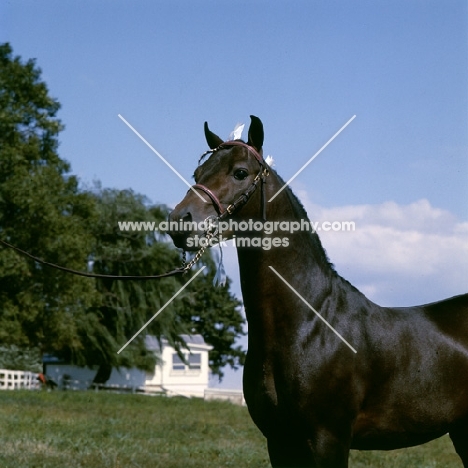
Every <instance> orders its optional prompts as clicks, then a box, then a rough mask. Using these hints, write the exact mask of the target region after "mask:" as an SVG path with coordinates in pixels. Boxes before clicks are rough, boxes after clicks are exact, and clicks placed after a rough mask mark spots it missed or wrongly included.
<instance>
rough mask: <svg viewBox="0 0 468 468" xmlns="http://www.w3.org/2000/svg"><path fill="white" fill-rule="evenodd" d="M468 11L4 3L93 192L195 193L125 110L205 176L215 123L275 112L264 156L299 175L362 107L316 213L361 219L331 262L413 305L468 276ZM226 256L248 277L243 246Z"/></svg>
mask: <svg viewBox="0 0 468 468" xmlns="http://www.w3.org/2000/svg"><path fill="white" fill-rule="evenodd" d="M467 10H468V8H467V4H466V2H465V1H452V0H448V1H444V2H440V1H413V0H409V1H406V0H405V1H397V0H395V1H393V0H392V1H387V2H384V1H355V2H348V1H344V0H341V1H294V2H286V1H269V2H267V1H249V2H247V1H203V0H201V1H197V2H194V1H164V2H157V1H139V2H129V1H119V0H113V1H110V0H109V1H96V0H93V1H80V2H63V1H48V0H42V1H41V2H37V1H23V0H20V1H14V2H2V4H1V6H0V41H1V42H6V41H8V42H10V43H11V45H12V46H13V49H14V53H15V54H17V55H20V56H22V57H23V58H24V59H27V58H36V59H37V63H38V65H39V66H40V67H41V68H42V70H43V79H44V80H45V81H46V82H47V83H48V86H49V90H50V93H51V95H53V96H54V97H56V98H57V99H58V100H59V101H60V102H61V104H62V109H61V111H60V117H61V119H62V120H63V122H64V124H65V125H66V129H65V131H64V132H63V133H62V135H61V146H60V155H61V156H62V157H63V158H64V159H66V160H68V161H69V162H70V163H71V165H72V171H73V173H75V174H77V175H78V176H79V177H80V179H81V181H82V182H83V183H84V184H86V183H91V182H92V181H93V180H95V179H97V180H100V181H101V182H102V184H103V186H106V187H116V188H132V189H134V190H135V191H137V192H140V193H143V194H145V195H147V196H148V197H149V198H150V199H151V200H152V201H154V202H161V203H166V204H168V205H169V206H174V204H175V203H176V202H178V201H179V200H180V199H181V198H182V196H183V195H184V194H185V191H186V187H185V185H184V184H183V183H182V182H181V181H180V180H179V179H178V178H177V177H176V176H175V175H174V174H172V173H171V172H170V171H169V170H168V169H167V168H166V166H164V164H163V163H162V162H161V161H159V160H158V159H157V157H156V156H155V155H154V154H153V153H152V152H150V151H149V150H148V148H147V147H146V146H145V145H144V144H143V143H142V142H141V141H140V140H139V139H138V138H137V137H136V136H135V135H134V134H133V133H132V132H131V131H130V130H129V129H128V128H127V127H126V126H125V125H124V124H123V123H122V121H121V120H120V119H119V118H118V117H117V115H118V114H122V115H123V116H124V117H125V118H126V119H127V120H128V121H129V122H130V123H131V124H132V125H133V126H134V127H135V128H136V129H137V130H138V131H139V132H140V133H141V134H142V135H143V136H144V137H145V138H146V139H147V140H148V141H149V142H150V143H151V144H152V145H153V146H154V147H155V148H156V149H157V150H158V151H160V152H161V153H162V154H163V156H164V157H166V158H167V159H168V160H169V161H170V162H171V164H173V165H174V166H175V167H176V168H177V169H178V170H179V171H180V172H181V173H182V174H183V175H184V176H185V177H186V178H187V179H189V180H190V177H191V175H192V173H193V170H194V168H195V165H196V161H197V159H198V156H199V155H200V154H201V153H202V152H203V151H205V149H206V143H205V141H204V137H203V122H204V121H205V120H208V121H209V123H210V127H211V128H212V129H213V130H214V131H215V132H217V133H219V134H220V136H222V137H225V138H226V137H227V136H228V135H229V133H230V131H231V130H232V129H233V127H234V125H235V124H236V123H237V122H246V123H248V119H249V115H250V114H254V115H257V116H259V117H260V118H261V119H262V121H263V123H264V126H265V146H264V149H265V154H271V155H273V157H274V158H275V162H276V169H277V170H278V172H279V173H280V174H281V175H282V176H283V178H285V179H288V178H289V177H290V176H291V175H293V174H294V173H295V172H296V170H297V169H298V168H299V167H301V166H302V164H303V163H305V162H306V161H307V160H308V159H309V158H310V157H311V156H312V155H313V154H314V153H315V152H316V151H317V150H318V149H319V148H320V147H321V146H322V145H323V144H324V143H325V142H326V141H327V140H328V139H329V138H330V137H331V136H332V135H333V134H334V133H335V132H336V131H337V130H338V129H339V128H340V127H341V126H342V125H343V124H344V123H345V122H346V121H347V120H348V119H350V118H351V117H352V116H353V115H356V116H357V117H356V119H355V120H354V121H353V122H352V123H351V124H350V125H349V127H348V128H346V130H345V131H343V133H342V134H341V135H339V137H338V138H337V139H336V140H335V141H333V143H332V144H331V145H330V146H329V147H328V148H327V149H326V150H325V151H324V152H323V153H322V154H321V155H320V156H318V157H317V158H316V160H314V161H313V163H312V164H311V165H310V166H309V167H308V168H307V169H306V170H304V171H303V173H301V175H300V176H299V177H298V178H297V179H296V180H295V182H294V184H293V188H294V190H295V191H296V193H297V194H298V195H299V196H300V198H301V199H302V200H303V202H304V203H305V205H306V208H307V209H308V211H309V215H310V216H311V218H314V217H318V218H320V217H322V219H325V217H327V216H338V217H342V218H344V217H350V216H352V217H353V219H355V220H356V221H357V222H358V224H357V226H358V229H357V231H356V233H355V234H353V235H351V234H347V236H346V237H345V236H341V237H339V236H338V235H334V234H330V235H328V236H322V240H323V242H324V244H325V246H326V248H327V250H328V253H329V255H330V257H331V260H332V261H334V263H335V264H336V266H337V269H338V271H339V272H340V273H342V274H343V276H345V277H346V278H348V279H349V280H351V281H352V282H354V283H355V284H356V285H357V286H358V287H360V288H361V289H362V290H364V291H365V292H366V293H367V294H369V295H370V296H371V297H372V299H373V300H376V301H377V302H380V303H384V304H385V305H387V303H392V304H395V305H403V304H409V303H418V302H426V301H429V300H436V299H437V298H442V297H444V296H448V295H453V294H457V293H461V292H464V291H465V290H466V286H467V281H466V280H465V279H464V278H466V277H468V275H466V274H465V273H468V272H467V270H466V260H468V256H467V255H468V254H467V249H468V247H467V234H468V227H467V226H468V224H467V223H468V209H467V208H468V203H467V201H468V183H467V182H468V86H467V85H468V11H467ZM318 218H317V219H318ZM359 226H361V229H359ZM340 234H343V233H340ZM400 250H401V252H400V254H398V251H400ZM408 252H409V254H408ZM227 264H228V268H229V271H230V272H232V275H233V276H235V259H234V257H233V255H231V253H228V255H227ZM382 265H384V266H385V268H382ZM454 271H456V272H457V274H454ZM410 285H413V286H410ZM236 287H237V286H236Z"/></svg>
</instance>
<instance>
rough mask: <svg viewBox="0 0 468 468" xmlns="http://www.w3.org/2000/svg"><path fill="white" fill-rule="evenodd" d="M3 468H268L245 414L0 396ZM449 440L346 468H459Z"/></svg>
mask: <svg viewBox="0 0 468 468" xmlns="http://www.w3.org/2000/svg"><path fill="white" fill-rule="evenodd" d="M0 452H1V453H0V467H2V468H4V467H5V468H10V467H11V468H26V467H27V468H69V467H70V468H74V467H83V468H85V467H86V468H98V467H99V468H103V467H111V468H117V467H122V468H123V467H125V468H131V467H136V468H149V467H152V468H153V467H161V468H162V467H164V468H175V467H180V468H182V467H184V468H195V467H199V468H202V467H203V468H220V467H249V468H250V467H252V468H267V467H269V466H270V464H269V462H268V455H267V451H266V447H265V441H264V439H263V436H262V435H261V434H260V432H259V431H258V430H257V428H256V427H255V426H254V425H253V423H252V422H251V420H250V417H249V415H248V413H247V409H246V408H241V407H238V406H235V405H232V404H230V403H223V402H204V401H202V400H199V399H193V400H187V399H179V398H164V397H149V396H143V395H117V394H112V393H104V392H100V393H95V392H39V391H37V392H34V391H2V392H0ZM461 466H462V464H461V462H460V460H459V459H458V457H457V456H456V455H455V452H454V449H453V447H452V445H451V442H450V440H449V438H448V437H447V436H446V437H443V438H442V439H439V440H436V441H434V442H431V443H429V444H426V445H423V446H420V447H414V448H411V449H406V450H397V451H393V452H352V454H351V461H350V467H351V468H364V467H366V468H367V467H369V468H397V467H398V468H401V467H403V468H436V467H437V468H452V467H453V468H455V467H457V468H460V467H461Z"/></svg>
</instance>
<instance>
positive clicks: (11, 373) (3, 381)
mask: <svg viewBox="0 0 468 468" xmlns="http://www.w3.org/2000/svg"><path fill="white" fill-rule="evenodd" d="M38 376H39V374H36V373H34V372H28V371H17V370H9V369H0V390H16V389H20V388H26V389H28V390H31V389H36V388H39V387H40V384H39V381H38Z"/></svg>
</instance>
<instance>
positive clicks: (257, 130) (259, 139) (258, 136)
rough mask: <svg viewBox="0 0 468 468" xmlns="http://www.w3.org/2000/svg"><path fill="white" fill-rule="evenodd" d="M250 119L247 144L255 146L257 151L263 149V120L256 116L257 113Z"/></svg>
mask: <svg viewBox="0 0 468 468" xmlns="http://www.w3.org/2000/svg"><path fill="white" fill-rule="evenodd" d="M250 120H251V122H250V127H249V140H248V142H247V144H248V145H250V146H253V147H254V148H255V149H256V150H257V151H261V149H262V146H263V124H262V121H261V120H260V119H259V118H258V117H255V115H251V116H250Z"/></svg>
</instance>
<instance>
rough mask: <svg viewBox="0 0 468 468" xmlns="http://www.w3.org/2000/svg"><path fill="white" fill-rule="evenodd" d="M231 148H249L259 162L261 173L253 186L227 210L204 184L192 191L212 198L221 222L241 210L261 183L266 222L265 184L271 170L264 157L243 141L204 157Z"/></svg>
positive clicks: (227, 142) (232, 142)
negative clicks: (199, 191)
mask: <svg viewBox="0 0 468 468" xmlns="http://www.w3.org/2000/svg"><path fill="white" fill-rule="evenodd" d="M229 146H242V147H244V148H247V150H248V151H249V153H252V154H253V155H254V157H255V159H256V160H257V161H258V163H259V164H260V171H259V172H258V174H257V175H256V176H255V178H254V180H253V182H252V184H251V185H250V186H249V187H248V188H247V190H246V191H245V192H243V193H242V194H241V195H240V196H239V197H238V198H237V199H236V200H235V201H234V202H232V203H231V204H230V205H229V206H228V207H227V208H223V206H222V204H221V202H220V201H219V198H218V197H217V196H216V195H215V194H214V193H213V192H212V191H211V190H210V189H209V188H208V187H206V186H205V185H202V184H195V185H193V186H192V189H198V190H201V191H202V192H204V193H206V194H207V195H208V197H210V200H211V202H212V203H213V205H214V207H215V208H216V211H217V212H218V217H217V220H218V221H220V220H222V219H224V218H226V217H228V216H229V215H231V214H232V213H234V212H235V211H237V210H238V209H239V208H241V207H242V206H244V205H245V204H246V203H247V202H248V201H249V199H250V197H251V196H252V194H253V193H254V192H255V190H256V189H257V185H258V183H259V182H260V184H261V185H260V189H261V201H262V206H261V212H262V220H263V221H266V202H265V189H264V184H265V182H266V177H267V176H268V175H269V170H268V166H267V165H266V163H265V160H264V159H263V157H262V155H261V154H260V153H259V152H258V151H257V150H256V149H255V148H254V147H253V146H250V145H248V144H247V143H244V142H243V141H239V140H232V141H226V142H224V143H221V144H220V145H219V146H218V147H217V148H214V149H211V150H208V151H205V152H204V153H203V154H202V158H203V156H205V155H207V154H212V153H215V152H217V151H219V150H221V149H225V148H226V147H229Z"/></svg>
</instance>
